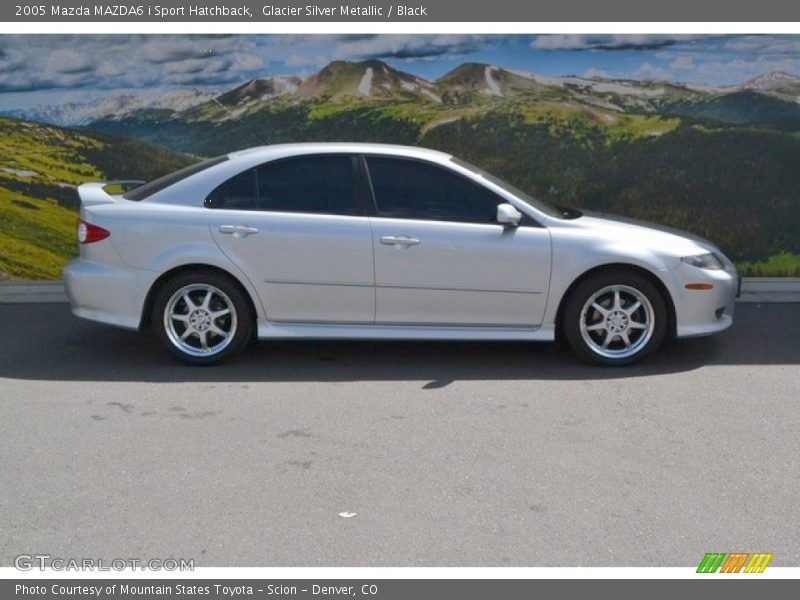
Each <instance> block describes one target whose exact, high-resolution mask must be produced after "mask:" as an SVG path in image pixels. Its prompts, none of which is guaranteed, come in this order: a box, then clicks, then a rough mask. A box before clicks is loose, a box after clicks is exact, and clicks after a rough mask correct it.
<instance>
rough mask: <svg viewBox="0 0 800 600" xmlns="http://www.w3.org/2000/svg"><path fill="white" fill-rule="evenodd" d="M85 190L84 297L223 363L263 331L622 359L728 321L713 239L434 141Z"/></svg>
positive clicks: (170, 343)
mask: <svg viewBox="0 0 800 600" xmlns="http://www.w3.org/2000/svg"><path fill="white" fill-rule="evenodd" d="M106 188H108V185H107V184H103V183H87V184H84V185H81V186H80V187H79V188H78V194H79V195H80V199H81V213H80V221H79V222H78V241H79V245H80V257H79V258H77V259H75V260H73V261H72V262H70V263H69V264H68V265H67V267H66V268H65V269H64V278H65V281H66V286H67V292H68V294H69V297H70V300H71V302H72V307H73V311H74V313H75V314H76V315H78V316H80V317H85V318H87V319H92V320H95V321H101V322H103V323H108V324H111V325H118V326H120V327H127V328H130V329H140V328H146V327H150V328H152V329H153V330H155V332H156V333H157V335H158V336H159V338H161V340H162V341H163V343H164V344H165V346H166V347H167V348H168V349H169V350H170V351H172V353H173V354H175V355H176V356H178V357H179V358H182V359H183V360H186V361H188V362H190V363H195V364H208V363H213V362H216V361H219V360H222V359H224V358H227V357H229V356H231V355H233V354H235V353H237V352H239V351H240V350H242V348H244V346H245V345H246V344H247V343H248V341H249V340H251V339H252V338H253V337H256V336H257V337H258V338H261V339H267V338H373V339H437V340H444V339H447V340H554V339H555V338H556V335H557V334H558V335H559V336H560V337H562V338H563V339H564V340H566V341H567V342H568V343H569V345H570V346H571V347H572V348H573V349H574V351H575V353H576V354H577V355H578V356H580V357H581V358H583V359H585V360H588V361H592V362H596V363H601V364H606V365H625V364H630V363H632V362H634V361H636V360H639V359H641V358H643V357H645V356H647V355H649V354H651V353H652V352H653V351H655V350H656V349H657V348H658V347H659V346H660V345H661V343H662V341H664V339H665V338H667V337H670V336H677V337H689V336H699V335H707V334H711V333H714V332H717V331H721V330H723V329H725V328H726V327H728V326H730V324H731V322H732V317H733V306H734V298H735V296H736V293H737V284H738V277H737V275H736V271H735V269H734V266H733V264H732V263H731V261H730V260H729V259H728V258H726V257H725V256H724V255H723V254H722V252H720V250H719V249H718V248H717V247H716V246H714V245H713V244H711V243H710V242H707V241H705V240H703V239H700V238H697V237H694V236H691V235H689V234H686V233H682V232H679V231H674V230H668V229H664V228H659V227H656V226H652V225H647V224H643V223H637V222H634V221H631V220H626V219H622V218H612V217H607V216H601V215H596V214H590V213H582V212H580V211H577V210H574V209H566V208H558V207H553V206H550V205H548V204H545V203H543V202H541V201H539V200H537V199H535V198H531V197H530V196H529V195H528V194H526V193H524V192H522V191H520V190H518V189H515V188H513V187H512V186H510V185H508V184H507V183H504V182H503V181H500V180H498V179H497V178H495V177H493V176H492V175H490V174H488V173H485V172H483V171H480V170H479V169H476V168H475V167H472V166H470V165H468V164H466V163H464V162H462V161H460V160H458V159H456V158H453V157H451V156H449V155H447V154H443V153H441V152H436V151H433V150H425V149H420V148H410V147H402V146H385V145H375V144H286V145H274V146H265V147H261V148H253V149H250V150H244V151H241V152H234V153H232V154H228V155H225V156H220V157H218V158H213V159H210V160H207V161H204V162H200V163H198V164H196V165H193V166H190V167H187V168H185V169H182V170H180V171H176V172H175V173H172V174H170V175H166V176H165V177H162V178H160V179H156V180H155V181H152V182H150V183H146V184H144V185H140V186H139V187H135V188H132V189H130V191H128V192H127V193H124V194H121V195H111V194H109V193H107V192H106Z"/></svg>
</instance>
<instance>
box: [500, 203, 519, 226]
mask: <svg viewBox="0 0 800 600" xmlns="http://www.w3.org/2000/svg"><path fill="white" fill-rule="evenodd" d="M520 221H522V213H521V212H519V211H518V210H517V209H516V208H515V207H514V205H513V204H507V203H503V204H498V205H497V222H498V223H500V225H507V226H509V227H517V226H518V225H519V224H520Z"/></svg>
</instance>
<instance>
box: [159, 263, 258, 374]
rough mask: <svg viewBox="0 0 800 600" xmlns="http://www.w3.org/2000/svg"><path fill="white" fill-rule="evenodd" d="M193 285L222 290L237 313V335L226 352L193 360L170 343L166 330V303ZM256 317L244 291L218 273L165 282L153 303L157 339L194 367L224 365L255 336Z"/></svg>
mask: <svg viewBox="0 0 800 600" xmlns="http://www.w3.org/2000/svg"><path fill="white" fill-rule="evenodd" d="M192 284H208V285H212V286H214V287H215V288H217V289H219V290H220V291H222V292H223V293H225V295H227V296H228V298H230V300H231V302H232V303H233V307H234V310H235V311H236V322H237V325H236V333H234V336H233V340H231V343H230V344H228V345H227V346H226V347H225V349H224V350H222V351H221V352H219V353H218V354H214V355H211V356H192V355H190V354H186V353H185V352H183V351H182V350H181V349H180V348H178V347H176V346H175V344H173V343H172V341H171V340H170V339H169V336H168V335H167V331H166V329H165V327H164V310H165V309H166V306H167V302H169V299H170V298H171V297H172V295H173V294H174V293H175V292H176V291H178V290H179V289H181V288H182V287H184V286H187V285H192ZM253 321H254V315H253V314H252V311H251V309H250V304H249V302H248V301H247V298H246V297H245V295H244V292H243V291H242V289H241V287H240V286H239V285H238V283H236V282H235V281H233V280H232V279H231V278H229V277H226V276H225V275H221V274H219V273H215V272H213V271H192V272H189V273H183V274H181V275H177V276H175V277H173V278H172V279H169V280H168V281H167V282H165V283H164V284H163V285H162V286H161V288H160V289H159V290H158V292H157V293H156V296H155V299H154V302H153V313H152V318H151V323H152V324H153V329H154V331H155V333H156V336H157V337H158V338H159V340H161V343H162V344H164V346H165V347H166V348H167V350H169V351H170V352H171V353H172V354H173V355H174V356H175V357H177V358H179V359H180V360H182V361H184V362H187V363H189V364H192V365H200V366H202V365H212V364H215V363H219V362H222V361H224V360H226V359H228V358H230V357H232V356H235V355H236V354H238V353H239V352H241V351H242V350H243V349H244V348H245V346H247V343H248V342H249V341H250V340H251V338H252V336H253V326H254V323H253Z"/></svg>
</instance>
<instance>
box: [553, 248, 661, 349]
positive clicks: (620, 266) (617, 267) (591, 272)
mask: <svg viewBox="0 0 800 600" xmlns="http://www.w3.org/2000/svg"><path fill="white" fill-rule="evenodd" d="M609 271H629V272H631V273H636V274H637V275H641V276H642V277H644V278H645V279H647V280H648V281H649V282H650V283H652V284H653V285H654V286H655V287H656V289H657V290H658V291H659V293H660V294H661V296H662V297H663V298H664V302H665V303H666V305H667V336H668V337H670V338H674V337H675V333H676V324H677V317H676V315H675V303H674V301H673V299H672V294H670V292H669V289H667V286H666V285H664V282H663V281H662V280H661V278H660V277H658V275H656V274H655V273H653V272H652V271H650V270H648V269H645V268H644V267H640V266H639V265H634V264H631V263H607V264H603V265H598V266H595V267H592V268H591V269H588V270H586V271H584V272H583V273H581V274H580V275H579V276H578V277H576V278H575V280H574V281H573V282H572V283H571V284H570V285H569V287H568V288H567V290H566V291H565V292H564V294H563V295H562V296H561V300H560V301H559V303H558V310H557V311H556V318H555V326H556V337H557V338H559V337H560V336H561V335H562V329H563V328H562V323H561V321H562V318H563V315H564V306H565V305H566V304H567V299H568V298H569V297H570V295H571V294H572V293H573V291H574V290H575V288H576V287H577V286H578V285H580V284H581V283H582V282H583V281H585V280H586V279H588V278H589V277H593V276H595V275H597V274H598V273H605V272H609Z"/></svg>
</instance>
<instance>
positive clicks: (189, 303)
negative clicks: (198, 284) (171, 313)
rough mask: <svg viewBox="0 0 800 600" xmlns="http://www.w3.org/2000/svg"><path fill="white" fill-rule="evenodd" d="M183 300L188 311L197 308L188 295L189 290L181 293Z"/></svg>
mask: <svg viewBox="0 0 800 600" xmlns="http://www.w3.org/2000/svg"><path fill="white" fill-rule="evenodd" d="M183 301H184V302H185V303H186V308H188V309H189V310H190V311H192V310H194V309H196V308H197V305H196V304H195V303H194V302H193V301H192V298H191V297H190V296H189V292H186V293H185V294H184V295H183Z"/></svg>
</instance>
